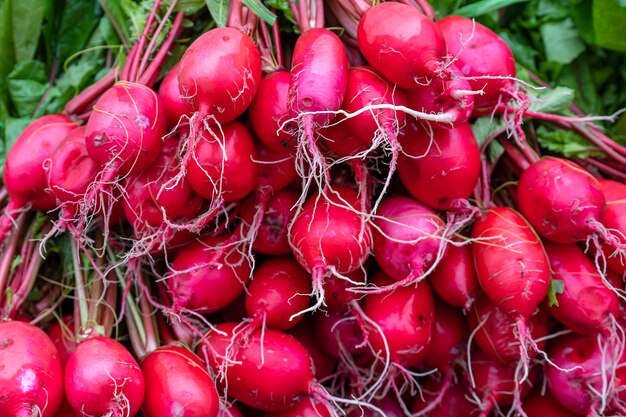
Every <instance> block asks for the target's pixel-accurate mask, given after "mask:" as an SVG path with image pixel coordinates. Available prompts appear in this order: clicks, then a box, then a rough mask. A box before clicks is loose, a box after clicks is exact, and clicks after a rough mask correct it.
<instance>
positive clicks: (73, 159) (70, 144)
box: [46, 126, 100, 218]
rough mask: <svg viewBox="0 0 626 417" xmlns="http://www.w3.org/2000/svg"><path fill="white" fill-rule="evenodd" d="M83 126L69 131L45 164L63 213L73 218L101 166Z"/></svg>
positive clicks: (52, 190) (50, 184)
mask: <svg viewBox="0 0 626 417" xmlns="http://www.w3.org/2000/svg"><path fill="white" fill-rule="evenodd" d="M85 130H86V128H85V127H84V126H80V127H78V128H76V129H74V130H73V131H72V132H70V134H69V135H67V137H66V138H65V140H63V142H61V143H60V144H59V146H58V147H57V149H56V150H55V151H54V154H53V155H52V158H50V164H49V165H48V166H47V167H46V169H47V171H48V172H47V178H48V187H49V189H50V192H51V193H52V194H54V196H55V197H56V200H57V202H58V203H59V205H60V206H61V207H62V208H63V212H62V213H61V217H62V218H63V217H68V218H73V217H74V216H75V214H76V213H75V211H76V209H77V208H78V203H80V202H81V201H82V200H83V199H84V198H85V193H86V192H87V190H88V188H89V186H90V185H91V184H92V183H93V182H94V181H95V179H96V176H97V175H98V172H99V171H100V167H99V165H98V163H96V161H94V160H93V159H92V158H91V157H90V156H89V153H88V152H87V145H86V144H85Z"/></svg>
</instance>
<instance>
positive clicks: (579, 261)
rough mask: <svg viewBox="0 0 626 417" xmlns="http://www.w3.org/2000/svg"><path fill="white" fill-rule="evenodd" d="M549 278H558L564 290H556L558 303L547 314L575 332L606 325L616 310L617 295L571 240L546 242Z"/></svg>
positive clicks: (589, 330)
mask: <svg viewBox="0 0 626 417" xmlns="http://www.w3.org/2000/svg"><path fill="white" fill-rule="evenodd" d="M544 245H545V248H546V253H547V254H548V259H549V260H550V266H551V268H552V272H553V276H552V279H554V280H558V281H561V283H562V284H563V291H561V292H557V293H556V294H555V296H556V300H557V302H558V305H551V306H550V307H549V311H550V314H552V316H553V317H554V318H555V319H557V320H558V321H559V322H561V323H563V324H564V325H565V326H567V327H568V328H570V329H572V330H573V331H575V332H576V333H581V334H593V333H596V332H598V331H601V330H602V329H608V326H610V320H611V318H612V317H615V316H617V314H618V301H619V300H618V298H617V296H616V295H615V293H614V292H613V291H611V290H610V289H609V288H607V286H606V285H605V284H604V283H603V280H602V277H601V275H600V274H599V273H598V271H597V269H596V267H595V266H594V265H593V263H592V262H591V261H590V260H589V259H588V258H587V257H586V256H585V254H584V253H583V251H582V250H581V249H580V248H579V247H578V246H576V245H574V244H568V245H557V244H554V243H549V242H546V243H545V244H544Z"/></svg>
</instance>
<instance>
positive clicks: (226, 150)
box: [186, 121, 257, 202]
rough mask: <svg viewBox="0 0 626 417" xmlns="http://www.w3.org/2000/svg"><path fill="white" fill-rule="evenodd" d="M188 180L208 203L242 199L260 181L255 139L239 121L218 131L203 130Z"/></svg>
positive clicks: (225, 125) (188, 172)
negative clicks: (258, 179) (210, 201)
mask: <svg viewBox="0 0 626 417" xmlns="http://www.w3.org/2000/svg"><path fill="white" fill-rule="evenodd" d="M195 140H197V144H196V146H195V149H194V150H193V158H192V160H191V161H190V163H189V165H188V167H187V169H188V171H187V176H186V177H187V179H188V180H189V183H190V184H191V187H192V188H193V190H194V191H195V192H196V193H197V194H198V195H200V196H201V197H204V198H206V199H209V200H217V201H220V200H221V201H223V202H231V201H237V200H241V199H242V198H243V197H245V196H246V195H247V194H248V193H250V191H252V189H253V188H254V185H255V183H256V181H257V174H256V172H257V168H256V163H255V158H256V150H255V148H254V140H253V139H252V135H250V132H248V129H246V127H245V126H244V125H243V124H241V123H240V122H237V121H234V122H231V123H228V124H224V125H223V126H222V127H221V130H220V131H219V132H206V131H202V132H201V133H200V136H199V137H198V138H197V139H195Z"/></svg>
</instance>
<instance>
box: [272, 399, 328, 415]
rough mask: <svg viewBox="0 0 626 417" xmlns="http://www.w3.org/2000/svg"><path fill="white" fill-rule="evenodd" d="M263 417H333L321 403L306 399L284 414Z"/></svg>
mask: <svg viewBox="0 0 626 417" xmlns="http://www.w3.org/2000/svg"><path fill="white" fill-rule="evenodd" d="M261 417H331V414H330V412H329V411H328V408H326V407H325V406H323V405H322V404H320V403H319V402H317V401H315V400H313V399H310V398H305V399H303V400H302V401H300V402H299V403H297V404H296V405H295V406H293V407H292V408H290V409H289V410H287V411H283V412H282V413H265V414H261Z"/></svg>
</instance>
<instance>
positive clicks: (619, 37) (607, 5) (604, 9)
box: [591, 0, 626, 51]
mask: <svg viewBox="0 0 626 417" xmlns="http://www.w3.org/2000/svg"><path fill="white" fill-rule="evenodd" d="M591 18H592V20H593V31H594V35H595V36H594V40H595V44H596V45H598V46H600V47H602V48H608V49H612V50H615V51H626V31H625V30H624V22H626V4H624V2H623V1H620V0H593V3H592V16H591Z"/></svg>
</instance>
